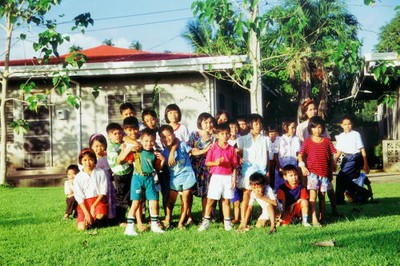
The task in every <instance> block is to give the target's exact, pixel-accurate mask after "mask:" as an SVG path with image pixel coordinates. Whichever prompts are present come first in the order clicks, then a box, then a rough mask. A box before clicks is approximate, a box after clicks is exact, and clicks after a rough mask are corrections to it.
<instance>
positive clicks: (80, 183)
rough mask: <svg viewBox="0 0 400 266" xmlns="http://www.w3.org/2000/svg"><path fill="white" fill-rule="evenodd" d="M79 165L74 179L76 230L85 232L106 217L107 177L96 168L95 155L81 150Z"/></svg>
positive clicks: (86, 150) (92, 152)
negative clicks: (80, 168)
mask: <svg viewBox="0 0 400 266" xmlns="http://www.w3.org/2000/svg"><path fill="white" fill-rule="evenodd" d="M78 158H79V163H80V164H81V165H82V166H83V169H82V171H81V172H79V173H78V174H77V175H76V177H75V182H74V193H75V199H76V201H77V202H78V218H77V225H78V230H86V229H87V228H89V227H90V226H91V225H93V223H94V222H97V221H100V220H103V219H104V218H106V217H107V213H108V203H107V196H106V195H107V189H108V184H107V176H106V173H105V172H104V170H102V169H100V168H96V163H97V158H96V153H95V152H94V151H93V150H92V149H89V148H87V149H83V150H82V151H81V152H80V153H79V157H78Z"/></svg>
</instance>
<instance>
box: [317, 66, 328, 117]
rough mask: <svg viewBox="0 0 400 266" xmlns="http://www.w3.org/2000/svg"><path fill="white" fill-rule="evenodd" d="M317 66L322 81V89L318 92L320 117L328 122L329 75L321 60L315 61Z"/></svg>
mask: <svg viewBox="0 0 400 266" xmlns="http://www.w3.org/2000/svg"><path fill="white" fill-rule="evenodd" d="M315 66H316V68H317V75H318V78H319V79H320V80H321V88H320V89H319V92H318V97H319V105H318V115H319V116H321V117H322V118H323V119H324V120H326V114H327V111H328V96H329V80H328V73H327V70H326V68H325V66H324V62H323V61H322V60H321V59H317V60H315Z"/></svg>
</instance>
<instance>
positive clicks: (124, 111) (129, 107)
mask: <svg viewBox="0 0 400 266" xmlns="http://www.w3.org/2000/svg"><path fill="white" fill-rule="evenodd" d="M119 112H120V114H121V119H122V120H124V119H125V118H127V117H132V116H134V117H135V116H136V112H135V107H134V106H133V104H131V103H129V102H124V103H122V104H121V105H120V106H119Z"/></svg>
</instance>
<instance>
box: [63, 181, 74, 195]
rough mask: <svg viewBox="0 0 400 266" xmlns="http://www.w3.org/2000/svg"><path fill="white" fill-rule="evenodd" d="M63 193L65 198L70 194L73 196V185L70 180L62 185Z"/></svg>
mask: <svg viewBox="0 0 400 266" xmlns="http://www.w3.org/2000/svg"><path fill="white" fill-rule="evenodd" d="M64 193H65V196H68V195H70V194H74V184H73V182H72V181H71V180H67V181H65V183H64Z"/></svg>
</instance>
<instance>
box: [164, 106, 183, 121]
mask: <svg viewBox="0 0 400 266" xmlns="http://www.w3.org/2000/svg"><path fill="white" fill-rule="evenodd" d="M171 111H177V112H178V122H180V121H181V119H182V112H181V108H179V106H178V105H176V104H175V103H172V104H169V105H167V107H165V113H164V114H165V115H164V118H165V122H167V123H168V124H169V123H170V121H169V119H168V112H171Z"/></svg>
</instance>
